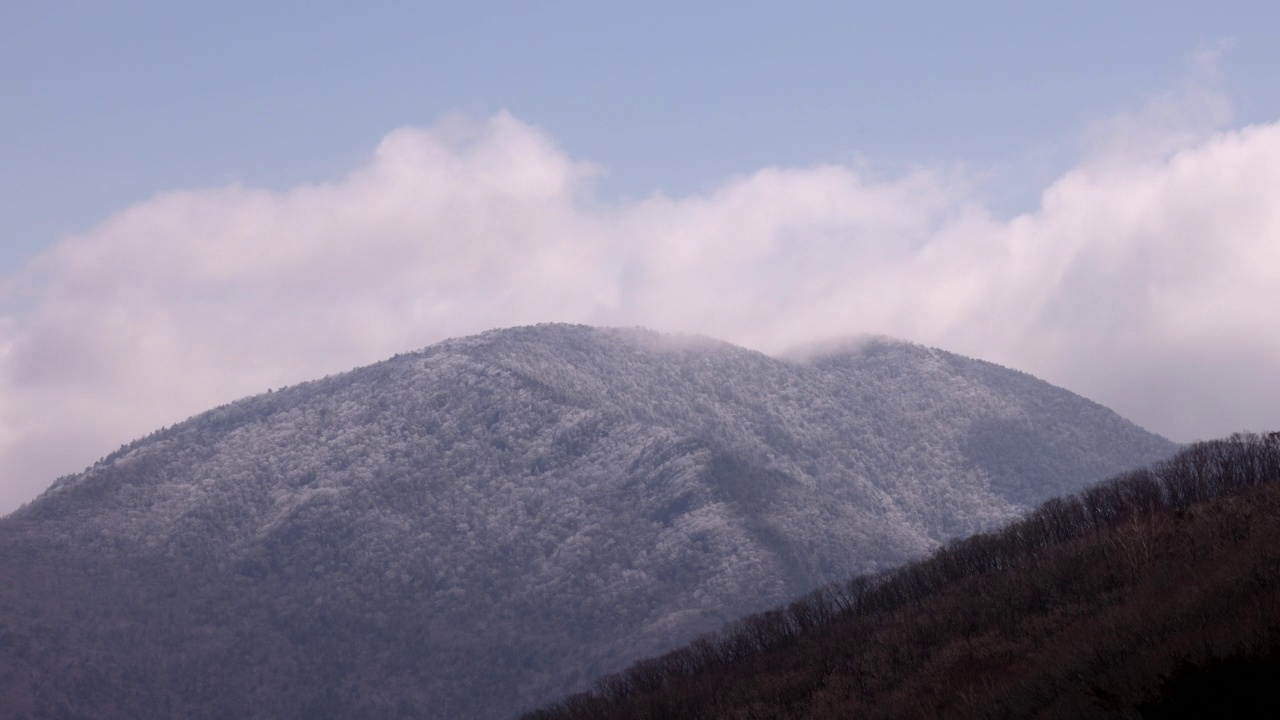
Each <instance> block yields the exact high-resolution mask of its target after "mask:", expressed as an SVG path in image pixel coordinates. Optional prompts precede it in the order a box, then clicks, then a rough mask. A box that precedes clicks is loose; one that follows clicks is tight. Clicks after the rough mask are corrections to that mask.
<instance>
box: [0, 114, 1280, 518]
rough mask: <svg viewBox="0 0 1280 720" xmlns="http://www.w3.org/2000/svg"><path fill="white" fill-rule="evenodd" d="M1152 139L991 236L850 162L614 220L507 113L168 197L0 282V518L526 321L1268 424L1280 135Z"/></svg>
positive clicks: (956, 207)
mask: <svg viewBox="0 0 1280 720" xmlns="http://www.w3.org/2000/svg"><path fill="white" fill-rule="evenodd" d="M1160 117H1161V118H1162V119H1161V120H1160V122H1158V123H1156V125H1157V126H1158V127H1159V128H1160V129H1161V132H1163V131H1164V130H1168V129H1169V128H1173V130H1170V131H1169V133H1168V135H1167V138H1171V139H1167V141H1163V140H1162V143H1160V144H1157V146H1153V147H1154V149H1152V148H1148V149H1147V150H1144V151H1143V152H1141V153H1132V152H1127V151H1122V150H1112V151H1106V150H1099V151H1098V152H1096V153H1094V154H1092V155H1090V156H1089V157H1088V158H1086V160H1084V161H1082V163H1081V164H1080V165H1079V166H1078V167H1076V168H1075V169H1073V170H1072V171H1070V172H1068V173H1066V174H1065V175H1063V176H1062V177H1061V178H1059V179H1058V180H1057V181H1056V182H1054V183H1053V184H1052V185H1051V186H1050V187H1048V188H1047V189H1046V190H1045V191H1044V193H1043V199H1042V204H1041V206H1040V207H1039V208H1038V209H1037V210H1036V211H1034V212H1031V213H1028V214H1024V215H1021V216H1018V217H1015V218H1012V219H1007V220H1006V219H999V218H995V217H993V216H992V215H991V214H990V213H989V212H988V211H987V210H986V209H985V208H984V206H983V204H982V203H981V201H980V199H979V198H977V197H975V196H974V195H973V193H972V191H971V189H970V184H969V183H968V182H967V181H966V178H964V177H961V176H957V175H955V174H948V173H944V172H934V171H920V172H915V173H911V174H908V175H905V176H902V177H898V178H893V179H889V180H883V179H869V178H867V177H865V176H864V175H863V174H862V173H860V172H859V171H858V170H857V169H856V168H851V167H846V166H838V165H830V166H820V167H814V168H804V169H776V168H770V169H764V170H761V171H759V172H757V173H755V174H753V175H750V176H747V177H739V178H734V179H731V180H728V181H726V182H725V183H724V184H723V185H721V186H720V187H719V188H718V189H716V190H715V191H714V192H710V193H707V194H705V195H697V196H691V197H684V198H666V197H662V196H654V197H650V198H647V199H644V200H640V201H628V202H622V203H618V204H608V203H604V202H602V201H600V200H599V199H598V197H597V196H596V195H595V194H594V193H593V181H594V179H595V177H596V176H597V170H596V168H594V167H593V166H592V165H590V164H588V163H583V162H578V161H575V160H573V159H571V158H569V157H567V156H566V155H565V153H564V152H562V151H561V150H560V149H559V148H557V147H556V145H555V144H554V143H553V142H552V141H551V140H550V139H549V138H548V137H546V136H545V135H544V134H542V133H541V132H539V131H538V130H537V129H536V128H533V127H530V126H528V125H526V124H523V123H521V122H520V121H518V120H516V119H515V118H512V117H511V116H509V115H507V114H499V115H497V116H495V117H493V118H491V119H489V120H488V121H485V122H480V123H474V122H467V121H465V120H460V119H457V118H451V119H449V120H447V121H445V122H443V123H441V124H440V125H438V126H436V127H434V128H429V129H413V128H405V129H401V130H397V131H395V132H393V133H391V134H390V135H388V136H387V137H386V138H385V139H384V140H383V141H382V143H381V144H380V145H379V146H378V148H377V150H376V151H375V153H374V154H373V155H372V157H370V158H369V160H368V161H367V162H366V163H365V164H364V165H363V166H362V167H359V168H357V169H355V170H354V171H353V172H351V173H350V175H349V176H348V177H346V178H345V179H343V180H342V181H341V182H338V183H335V184H330V185H313V186H304V187H298V188H295V189H292V190H290V191H288V192H282V193H273V192H266V191H262V190H257V189H252V188H244V187H238V186H233V187H225V188H215V189H208V190H198V191H189V192H175V193H169V194H164V195H160V196H158V197H156V198H154V199H152V200H149V201H147V202H144V203H141V204H139V205H136V206H134V207H131V208H128V209H126V210H124V211H122V212H120V213H118V214H116V215H115V216H113V217H111V218H109V219H107V220H106V221H105V222H103V223H102V224H101V225H99V226H98V227H96V228H94V229H93V230H91V231H90V232H88V233H86V234H84V235H81V236H79V237H75V238H71V239H68V240H66V241H63V242H61V243H60V244H58V245H57V246H55V247H54V248H52V249H51V250H50V251H49V252H48V253H46V254H45V255H44V256H42V257H41V258H40V259H39V260H38V261H37V262H36V263H34V264H33V265H32V266H31V267H30V268H29V269H28V270H27V271H26V272H25V273H24V274H23V275H22V276H21V277H18V278H10V279H9V281H10V283H9V284H10V285H11V286H12V288H15V289H10V290H8V292H9V293H10V294H13V293H18V292H21V293H25V296H24V297H23V298H22V303H20V304H21V305H22V306H23V307H24V309H22V310H21V311H14V312H13V313H12V315H11V316H10V317H4V318H0V399H3V405H0V478H4V479H5V480H4V481H3V482H4V483H5V484H4V485H3V486H0V512H3V511H6V510H9V509H12V508H13V507H16V505H17V504H18V503H20V502H22V501H24V500H27V499H30V498H31V497H33V496H34V495H35V494H36V493H37V492H38V491H39V490H40V489H42V488H43V487H45V486H47V485H48V483H49V482H50V481H52V480H53V478H54V477H55V476H57V475H58V474H61V473H65V472H70V471H74V470H76V469H78V468H80V467H83V466H84V465H85V464H87V463H89V462H92V460H93V459H95V458H97V457H99V456H101V455H102V454H105V453H106V452H108V451H110V450H111V449H113V448H114V447H115V446H116V445H119V444H120V443H122V442H125V441H127V440H130V439H132V438H134V437H137V436H140V435H143V434H146V433H147V432H149V431H150V430H152V429H155V428H156V427H159V426H160V425H163V424H168V423H172V422H175V421H177V420H181V419H182V418H184V417H186V416H188V415H190V414H192V413H195V412H198V411H200V410H202V409H205V408H208V407H210V406H213V405H216V404H219V403H222V402H226V401H228V400H231V399H234V398H236V397H239V396H243V395H246V394H251V393H256V392H260V391H264V390H265V389H266V388H268V387H278V386H280V385H282V384H287V383H293V382H297V381H301V380H304V379H308V378H312V377H316V376H320V375H324V374H327V373H332V372H336V371H341V370H345V369H348V368H350V367H353V366H355V365H358V364H362V363H368V362H374V361H377V360H379V359H382V358H385V357H387V356H390V355H392V354H394V353H395V352H399V351H404V350H408V349H413V348H417V347H421V346H423V345H426V344H429V343H431V342H434V341H437V340H440V339H443V338H446V337H450V336H457V335H462V334H468V333H472V332H477V331H481V330H484V329H487V328H490V327H499V326H508V325H516V324H525V323H533V322H541V321H578V322H588V323H596V324H643V325H648V326H652V327H655V328H658V329H664V330H672V331H694V332H704V333H707V334H711V335H715V336H718V337H721V338H724V339H727V340H730V341H735V342H739V343H742V344H746V345H750V346H754V347H757V348H760V349H763V350H766V351H780V350H782V349H785V348H786V347H788V346H791V345H796V344H802V343H805V342H811V341H814V340H818V339H821V338H826V337H831V336H838V335H848V334H852V333H861V332H876V333H884V334H889V335H896V336H900V337H908V338H911V339H914V340H918V341H921V342H926V343H930V344H935V345H938V346H941V347H944V348H948V349H953V350H956V351H960V352H964V353H967V354H970V355H974V356H978V357H984V358H988V359H993V360H996V361H998V362H1002V363H1005V364H1008V365H1011V366H1014V367H1018V368H1020V369H1023V370H1027V371H1029V372H1032V373H1034V374H1037V375H1040V376H1042V377H1045V378H1046V379H1049V380H1051V381H1054V382H1057V383H1060V384H1063V385H1065V386H1066V387H1068V388H1070V389H1072V390H1075V391H1077V392H1080V393H1082V394H1085V395H1087V396H1089V397H1092V398H1094V399H1096V400H1098V401H1100V402H1103V403H1104V404H1107V405H1110V406H1112V407H1114V408H1115V409H1117V410H1118V411H1120V412H1121V413H1123V414H1126V415H1127V416H1129V417H1131V418H1132V419H1134V420H1135V421H1137V422H1139V423H1140V424H1143V425H1145V426H1147V427H1150V428H1152V429H1154V430H1157V431H1160V432H1164V433H1167V434H1170V435H1171V436H1173V437H1175V438H1176V439H1190V438H1193V437H1207V436H1215V435H1221V434H1224V433H1227V432H1230V431H1233V430H1236V429H1241V428H1255V429H1262V428H1264V427H1272V426H1280V410H1277V409H1276V408H1280V383H1275V382H1274V379H1273V376H1274V374H1275V371H1276V370H1277V368H1280V333H1278V332H1276V331H1275V330H1276V327H1275V320H1274V308H1275V307H1277V306H1280V124H1278V125H1266V126H1257V127H1249V128H1243V129H1236V130H1231V131H1210V130H1208V129H1204V128H1201V129H1199V130H1197V131H1196V132H1183V131H1182V130H1180V129H1178V127H1177V123H1175V122H1172V121H1167V118H1166V116H1165V115H1161V116H1160ZM1197 122H1198V121H1197ZM1153 132H1154V131H1153ZM1100 147H1102V146H1100Z"/></svg>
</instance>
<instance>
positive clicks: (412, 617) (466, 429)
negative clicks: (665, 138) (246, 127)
mask: <svg viewBox="0 0 1280 720" xmlns="http://www.w3.org/2000/svg"><path fill="white" fill-rule="evenodd" d="M1174 449H1175V448H1174V446H1173V445H1172V444H1171V443H1169V442H1168V441H1166V440H1164V439H1163V438H1160V437H1158V436H1155V435H1152V434H1150V433H1147V432H1145V431H1143V430H1142V429H1140V428H1138V427H1136V426H1134V425H1132V424H1131V423H1129V422H1127V421H1125V420H1124V419H1122V418H1120V417H1119V416H1117V415H1116V414H1115V413H1113V412H1111V411H1109V410H1107V409H1106V408H1103V407H1101V406H1099V405H1097V404H1095V403H1092V402H1089V401H1087V400H1085V399H1083V398H1080V397H1078V396H1075V395H1073V394H1071V393H1069V392H1067V391H1065V390H1062V389H1060V388H1055V387H1052V386H1050V385H1048V384H1046V383H1044V382H1042V381H1039V380H1037V379H1035V378H1033V377H1031V376H1029V375H1026V374H1023V373H1019V372H1016V371H1013V370H1008V369H1005V368H1001V367H998V366H995V365H992V364H989V363H984V362H980V361H976V360H970V359H967V358H962V357H959V356H956V355H953V354H949V353H946V352H942V351H939V350H933V349H929V348H924V347H920V346H917V345H911V344H906V343H900V342H894V341H888V340H877V341H868V342H865V343H862V344H861V345H858V346H849V347H846V348H844V349H841V350H832V351H829V352H825V353H816V354H815V353H810V354H808V355H807V356H805V357H804V358H803V359H789V360H788V359H775V358H770V357H767V356H764V355H761V354H759V353H756V352H752V351H749V350H744V349H741V348H737V347H734V346H731V345H728V344H725V343H721V342H718V341H714V340H709V339H705V338H687V337H669V336H662V335H658V334H656V333H652V332H649V331H644V330H610V329H595V328H587V327H581V326H562V325H547V326H537V327H528V328H517V329H511V330H501V331H492V332H489V333H486V334H483V335H479V336H476V337H471V338H464V339H459V340H453V341H449V342H445V343H441V344H439V345H436V346H433V347H430V348H427V349H425V350H423V351H421V352H417V353H410V354H405V355H400V356H397V357H395V358H393V359H391V360H388V361H386V362H383V363H380V364H377V365H373V366H370V367H366V368H362V369H359V370H355V371H353V372H350V373H346V374H343V375H340V376H335V377H330V378H326V379H323V380H318V381H315V382H310V383H304V384H302V385H298V386H295V387H292V388H287V389H284V390H279V391H276V392H273V393H268V394H264V395H259V396H257V397H253V398H248V399H245V400H242V401H239V402H236V403H232V404H230V405H227V406H224V407H220V408H217V409H215V410H212V411H210V412H207V413H205V414H202V415H199V416H197V417H195V418H192V419H190V420H188V421H186V422H184V423H181V424H179V425H176V426H174V427H172V428H167V429H164V430H161V431H158V432H156V433H154V434H152V435H151V436H149V437H147V438H145V439H142V440H139V441H137V442H134V443H132V444H131V445H129V446H126V447H124V448H121V449H120V450H119V451H117V452H116V453H113V454H112V455H111V456H109V457H107V458H105V459H103V460H102V461H100V462H99V463H97V464H96V465H94V466H93V467H91V468H89V469H87V470H86V471H85V472H84V473H82V474H79V475H75V476H70V477H66V478H63V479H61V480H59V481H58V482H57V483H55V484H54V486H53V487H52V488H50V490H49V491H47V492H46V493H45V494H44V495H43V496H41V497H40V498H39V499H37V500H36V501H34V502H33V503H31V504H29V505H27V506H26V507H24V508H22V509H20V510H19V511H17V512H16V513H14V514H13V515H12V516H10V517H8V518H5V519H3V520H0V573H2V574H3V577H4V582H3V583H0V585H3V587H0V678H3V679H0V695H3V696H4V697H8V698H15V699H16V700H15V704H13V705H12V706H11V707H16V708H20V709H21V712H25V713H28V714H29V715H30V716H32V717H37V716H50V715H56V714H57V713H65V714H70V715H71V716H74V715H75V714H76V713H78V712H87V711H88V709H91V708H92V709H96V710H95V712H98V713H100V714H103V715H105V716H118V717H137V718H141V717H173V716H179V715H197V716H198V715H210V716H213V715H226V716H236V717H273V718H276V717H325V716H332V717H344V718H346V717H477V718H486V717H492V718H498V717H508V716H511V715H514V714H516V713H517V712H518V711H520V710H522V709H525V708H528V707H532V706H534V705H536V704H538V703H540V702H544V701H546V700H548V699H551V698H554V697H559V696H561V695H563V694H565V693H567V692H570V691H574V690H578V689H581V688H584V687H586V686H588V685H589V684H590V682H591V681H592V680H593V679H594V678H595V677H597V676H599V675H601V674H602V673H605V672H610V671H614V670H617V669H619V668H621V667H624V666H625V665H626V664H627V663H629V662H631V661H633V660H635V659H636V658H639V657H644V656H647V655H653V654H657V653H660V652H663V651H665V650H668V649H670V648H672V647H675V646H676V645H678V644H680V643H682V642H684V641H687V640H688V639H690V638H692V637H694V636H696V635H698V634H699V633H702V632H705V631H708V630H711V629H714V628H717V627H719V626H721V625H722V624H723V623H724V622H726V621H727V620H730V619H732V618H735V617H737V616H740V615H743V614H745V613H747V612H751V611H754V610H759V609H761V608H765V607H769V606H771V605H774V604H777V603H779V602H782V601H784V600H786V599H787V598H790V597H792V596H794V595H796V594H799V593H802V592H805V591H808V590H810V589H812V588H814V587H817V586H818V585H820V584H822V583H824V582H826V581H830V580H835V579H841V578H844V577H847V576H849V575H851V574H855V573H863V572H872V571H875V570H878V569H882V568H884V567H887V566H892V565H897V564H900V563H902V562H904V561H906V560H909V559H912V558H915V557H919V556H921V555H923V554H925V553H927V552H929V551H930V550H932V549H933V548H935V547H937V546H938V545H939V544H940V543H941V542H943V541H945V540H947V539H949V538H953V537H957V536H962V535H967V534H969V533H972V532H974V531H977V530H982V529H986V528H990V527H993V526H995V525H997V524H999V523H1002V522H1005V521H1008V520H1010V519H1011V518H1014V517H1016V516H1017V515H1018V514H1019V513H1021V512H1023V511H1024V510H1026V509H1027V508H1028V507H1030V506H1033V505H1034V504H1036V503H1038V502H1040V501H1042V500H1044V499H1046V498H1048V497H1051V496H1054V495H1058V494H1062V493H1064V492H1070V491H1074V490H1077V489H1078V488H1080V487H1081V486H1083V485H1084V484H1085V483H1087V482H1089V481H1092V480H1097V479H1099V478H1103V477H1107V476H1109V475H1112V474H1114V473H1116V472H1119V471H1121V470H1123V469H1126V468H1129V467H1132V466H1136V465H1140V464H1144V463H1147V462H1151V461H1153V460H1157V459H1160V458H1162V457H1165V456H1168V455H1169V454H1171V453H1172V452H1173V451H1174ZM103 708H105V710H103Z"/></svg>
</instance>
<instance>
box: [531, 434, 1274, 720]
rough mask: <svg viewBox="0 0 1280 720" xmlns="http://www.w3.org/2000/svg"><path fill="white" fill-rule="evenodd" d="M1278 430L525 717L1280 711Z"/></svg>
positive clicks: (644, 664)
mask: <svg viewBox="0 0 1280 720" xmlns="http://www.w3.org/2000/svg"><path fill="white" fill-rule="evenodd" d="M1277 670H1280V433H1272V434H1271V435H1269V436H1265V437H1260V436H1244V435H1237V436H1234V437H1232V438H1230V439H1227V440H1222V441H1215V442H1209V443H1199V444H1197V445H1194V446H1192V447H1190V448H1187V449H1185V450H1183V451H1182V452H1180V453H1179V454H1178V455H1176V456H1175V457H1174V458H1172V459H1170V460H1167V461H1162V462H1160V463H1157V464H1155V465H1154V466H1152V467H1150V468H1143V469H1139V470H1136V471H1133V472H1129V473H1125V474H1124V475H1121V476H1118V477H1116V478H1113V479H1111V480H1109V481H1106V482H1103V483H1100V484H1098V485H1095V486H1092V487H1089V488H1088V489H1086V490H1084V491H1082V492H1080V493H1077V494H1071V495H1066V496H1062V497H1058V498H1054V499H1052V500H1050V501H1047V502H1046V503H1044V504H1043V505H1041V506H1040V507H1039V508H1037V509H1036V510H1035V511H1034V512H1032V513H1030V514H1028V515H1027V516H1026V517H1025V518H1023V519H1021V520H1019V521H1017V522H1014V523H1011V524H1009V525H1007V526H1005V527H1003V528H1001V529H999V530H996V531H992V532H988V533H983V534H979V535H974V536H970V537H968V538H965V539H963V540H959V541H953V542H951V543H949V544H948V545H946V546H944V547H943V548H940V549H939V550H937V551H935V552H934V553H933V554H932V556H931V557H929V558H927V559H925V560H921V561H916V562H913V563H910V564H908V565H906V566H902V567H899V568H894V569H892V570H889V571H884V572H880V573H876V574H871V575H859V576H855V577H853V578H850V579H848V580H846V581H843V582H838V583H832V584H829V585H826V586H823V587H822V588H819V589H818V590H815V591H813V592H811V593H809V594H807V595H805V596H803V597H799V598H796V599H795V600H793V601H792V602H791V603H789V604H787V605H784V606H779V607H777V608H774V609H772V610H769V611H766V612H763V613H758V614H754V615H751V616H748V617H744V618H742V619H740V620H737V621H735V622H733V623H731V624H729V625H727V626H726V627H725V628H724V629H722V630H721V631H718V632H715V633H710V634H707V635H705V636H703V637H700V638H698V639H697V640H696V641H694V642H693V643H691V644H689V645H686V646H684V647H681V648H678V649H676V650H674V651H672V652H670V653H667V654H666V655H664V656H662V657H659V658H651V659H646V660H642V661H640V662H637V663H635V664H634V665H632V666H631V667H630V668H628V669H627V670H625V671H623V672H621V673H616V674H613V675H610V676H606V677H602V678H600V679H599V680H598V681H597V682H596V683H595V684H594V691H593V692H590V693H580V694H577V695H575V696H573V697H570V698H567V699H565V700H563V701H561V702H558V703H555V704H553V705H551V706H548V707H546V708H544V709H542V710H539V711H536V712H532V713H529V714H528V715H527V716H526V718H527V720H694V719H697V720H712V719H714V718H778V719H779V720H783V719H785V718H807V719H814V720H819V719H823V718H832V719H834V718H851V717H856V718H886V719H887V718H921V719H927V718H1011V719H1012V718H1029V717H1044V718H1086V717H1090V718H1091V717H1114V718H1216V717H1261V716H1269V715H1268V714H1269V713H1272V712H1273V709H1274V707H1275V704H1276V702H1277V701H1280V686H1278V685H1277V684H1276V671H1277Z"/></svg>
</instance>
